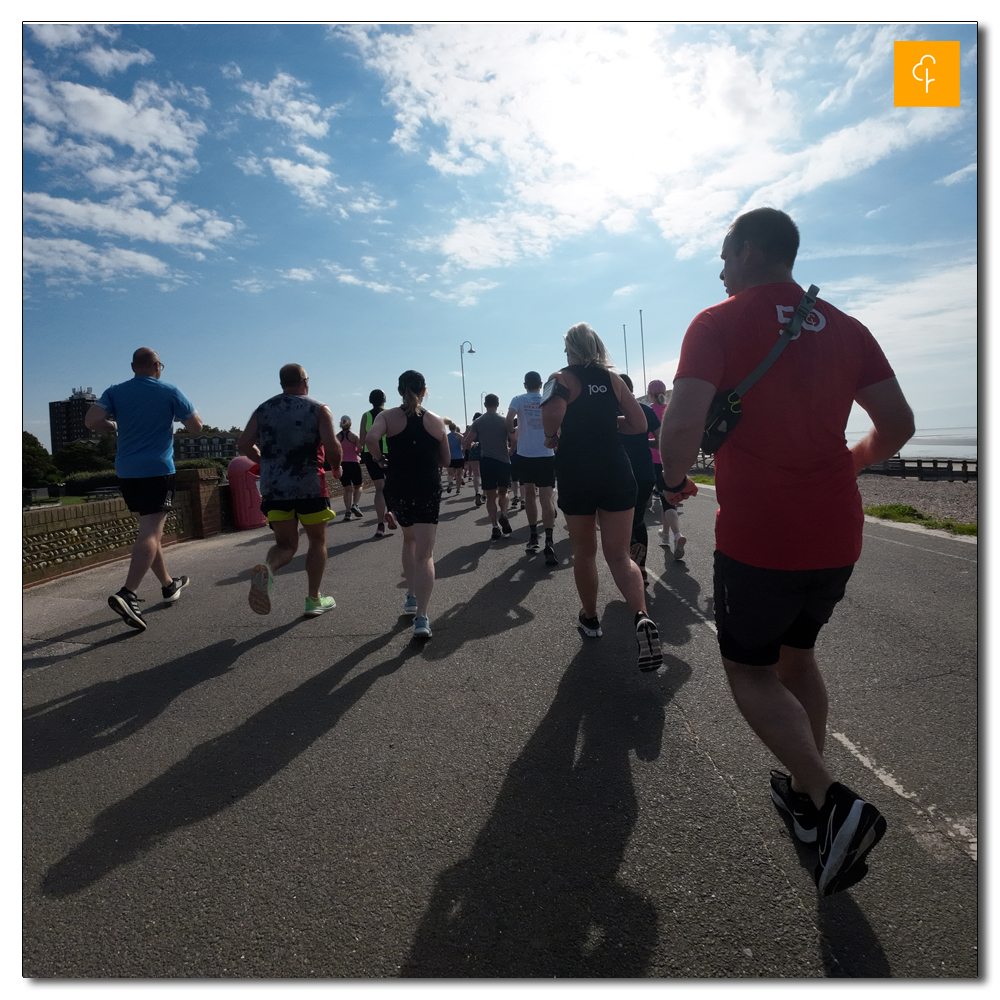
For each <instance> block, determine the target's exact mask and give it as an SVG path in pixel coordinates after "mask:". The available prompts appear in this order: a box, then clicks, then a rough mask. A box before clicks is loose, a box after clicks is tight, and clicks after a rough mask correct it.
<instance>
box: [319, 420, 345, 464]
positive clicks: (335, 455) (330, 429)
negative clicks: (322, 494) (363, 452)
mask: <svg viewBox="0 0 1000 1000" xmlns="http://www.w3.org/2000/svg"><path fill="white" fill-rule="evenodd" d="M319 439H320V441H322V442H323V452H324V454H325V456H326V460H327V462H329V463H330V471H331V472H332V473H333V476H334V478H335V479H340V477H341V476H342V475H343V474H344V470H343V469H342V468H341V466H340V462H341V459H342V458H343V457H344V449H343V447H341V444H340V442H339V441H338V440H337V431H336V428H335V427H334V426H333V414H332V413H331V412H330V407H329V406H324V407H322V408H321V409H320V411H319Z"/></svg>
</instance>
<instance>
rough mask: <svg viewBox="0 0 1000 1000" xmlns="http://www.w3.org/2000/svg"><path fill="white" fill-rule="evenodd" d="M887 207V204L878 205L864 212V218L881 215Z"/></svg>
mask: <svg viewBox="0 0 1000 1000" xmlns="http://www.w3.org/2000/svg"><path fill="white" fill-rule="evenodd" d="M888 207H889V206H888V205H879V207H878V208H873V209H872V210H871V211H870V212H865V218H866V219H873V218H874V217H875V216H876V215H881V214H882V212H884V211H885V210H886V209H887V208H888Z"/></svg>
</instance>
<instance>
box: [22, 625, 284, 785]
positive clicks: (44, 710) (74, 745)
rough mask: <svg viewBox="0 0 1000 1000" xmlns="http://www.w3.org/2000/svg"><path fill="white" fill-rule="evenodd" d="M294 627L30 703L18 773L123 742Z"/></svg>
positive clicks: (224, 642) (215, 645)
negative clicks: (177, 701) (176, 701)
mask: <svg viewBox="0 0 1000 1000" xmlns="http://www.w3.org/2000/svg"><path fill="white" fill-rule="evenodd" d="M298 623H299V621H298V620H297V621H294V622H291V623H289V624H287V625H282V626H280V627H279V628H274V629H271V630H270V631H269V632H264V633H263V634H262V635H257V636H254V637H253V638H252V639H248V640H246V641H245V642H237V641H236V640H235V639H223V640H222V641H221V642H216V643H213V644H212V645H211V646H206V647H205V648H204V649H199V650H196V651H195V652H193V653H187V654H185V655H184V656H180V657H178V658H177V659H175V660H170V661H169V662H168V663H161V664H159V665H158V666H155V667H151V668H150V669H149V670H142V671H139V672H138V673H134V674H129V675H128V676H127V677H120V678H118V679H117V680H113V681H101V682H100V683H99V684H93V685H91V686H90V687H88V688H83V689H82V690H80V691H72V692H70V693H69V694H66V695H63V696H61V697H59V698H54V699H53V700H51V701H47V702H44V703H43V704H41V705H32V706H31V708H28V709H25V711H24V714H23V719H22V725H21V734H22V738H23V751H22V768H23V772H24V774H37V773H38V772H39V771H44V770H46V769H48V768H50V767H56V766H58V765H59V764H66V763H68V762H69V761H71V760H76V759H78V758H79V757H85V756H86V755H87V754H89V753H93V752H94V751H95V750H103V749H104V748H105V747H107V746H111V745H112V744H114V743H117V742H119V741H120V740H123V739H126V738H127V737H129V736H131V735H132V734H133V733H135V732H137V731H138V730H139V729H141V728H142V727H143V726H145V725H146V724H147V723H149V722H151V721H152V720H153V719H155V718H156V717H157V716H158V715H159V714H160V713H161V712H162V711H163V710H164V709H165V708H166V707H167V706H168V705H169V704H170V703H171V702H172V701H173V700H174V699H175V698H177V697H179V696H180V695H182V694H183V693H184V692H185V691H188V690H190V689H191V688H194V687H196V686H197V685H199V684H202V683H204V682H205V681H207V680H211V679H212V678H213V677H218V676H220V675H221V674H224V673H226V671H228V670H229V669H230V668H231V667H232V666H233V664H234V663H235V662H236V661H237V660H238V659H239V658H240V657H241V656H242V655H243V654H244V653H245V652H246V651H247V650H248V649H252V648H254V647H256V646H260V645H262V644H263V643H266V642H270V641H271V640H272V639H277V638H278V637H279V636H281V635H283V634H284V633H285V632H287V631H288V630H289V629H290V628H292V627H293V626H295V625H297V624H298ZM130 632H131V630H130ZM131 634H136V633H134V632H131ZM95 645H100V643H96V644H95ZM88 648H91V649H92V648H94V647H93V646H91V647H88Z"/></svg>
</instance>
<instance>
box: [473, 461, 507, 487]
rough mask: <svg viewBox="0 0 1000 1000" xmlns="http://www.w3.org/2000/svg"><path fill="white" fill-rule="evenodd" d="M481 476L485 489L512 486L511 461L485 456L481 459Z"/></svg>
mask: <svg viewBox="0 0 1000 1000" xmlns="http://www.w3.org/2000/svg"><path fill="white" fill-rule="evenodd" d="M479 478H480V480H481V481H482V485H483V489H484V490H498V489H507V487H508V486H510V463H509V462H501V461H500V459H499V458H486V457H485V456H484V457H483V458H481V459H480V460H479Z"/></svg>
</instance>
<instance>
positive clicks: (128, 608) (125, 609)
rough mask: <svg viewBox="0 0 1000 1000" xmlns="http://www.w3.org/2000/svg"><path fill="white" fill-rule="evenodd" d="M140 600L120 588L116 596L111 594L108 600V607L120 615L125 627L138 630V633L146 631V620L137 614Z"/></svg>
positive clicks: (128, 591) (130, 592) (129, 591)
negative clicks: (128, 626)
mask: <svg viewBox="0 0 1000 1000" xmlns="http://www.w3.org/2000/svg"><path fill="white" fill-rule="evenodd" d="M139 601H140V599H139V598H138V597H136V596H135V594H133V593H132V591H131V590H126V589H125V588H124V587H122V589H121V590H119V591H118V593H117V594H112V595H111V596H110V597H109V598H108V606H109V607H110V608H111V610H112V611H114V613H115V614H116V615H121V616H122V618H123V620H124V621H125V624H126V625H130V626H131V627H132V628H137V629H139V631H140V632H144V631H145V630H146V620H145V619H144V618H143V617H142V615H141V614H140V613H139Z"/></svg>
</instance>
